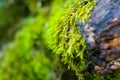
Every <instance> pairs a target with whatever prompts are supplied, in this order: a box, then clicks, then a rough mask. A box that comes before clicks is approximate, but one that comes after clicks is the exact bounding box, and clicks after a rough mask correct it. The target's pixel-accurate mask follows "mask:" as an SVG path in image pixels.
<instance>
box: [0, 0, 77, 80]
mask: <svg viewBox="0 0 120 80" xmlns="http://www.w3.org/2000/svg"><path fill="white" fill-rule="evenodd" d="M74 2H75V0H0V80H77V77H76V75H75V73H74V71H70V70H68V69H67V68H66V66H65V65H64V64H63V63H61V61H60V60H59V59H60V58H59V56H57V55H55V54H54V53H53V52H52V50H51V49H50V48H48V46H47V45H48V41H49V39H48V37H49V30H48V28H49V26H50V25H52V24H54V23H56V20H58V19H59V17H60V16H61V15H62V14H63V13H64V12H65V11H66V10H67V9H68V8H69V7H70V6H71V5H72V4H73V3H74ZM68 76H69V77H68Z"/></svg>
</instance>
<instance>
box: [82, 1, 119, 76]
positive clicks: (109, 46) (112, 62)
mask: <svg viewBox="0 0 120 80" xmlns="http://www.w3.org/2000/svg"><path fill="white" fill-rule="evenodd" d="M89 23H90V25H89V26H88V27H87V28H86V27H85V28H84V31H85V33H86V37H87V43H88V44H89V45H90V47H91V48H92V51H93V55H94V56H92V59H93V64H94V70H95V71H96V72H97V73H100V74H103V73H112V72H114V71H118V70H120V0H98V2H97V4H96V6H95V8H94V10H93V13H92V16H91V18H90V19H89ZM91 29H94V31H93V30H91ZM88 33H89V34H88ZM93 34H94V35H93Z"/></svg>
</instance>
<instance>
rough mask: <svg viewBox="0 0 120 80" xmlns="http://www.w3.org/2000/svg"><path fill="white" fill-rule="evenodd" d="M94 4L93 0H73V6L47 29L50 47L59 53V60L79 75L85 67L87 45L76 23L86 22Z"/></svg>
mask: <svg viewBox="0 0 120 80" xmlns="http://www.w3.org/2000/svg"><path fill="white" fill-rule="evenodd" d="M94 5H95V1H94V0H77V1H75V2H74V4H73V6H71V7H70V8H69V9H68V10H67V11H65V12H66V13H64V15H63V16H61V18H60V19H59V20H58V21H57V22H56V23H53V25H52V26H50V29H49V30H50V31H49V34H50V35H49V38H50V39H49V46H50V48H51V49H53V51H54V52H55V53H57V54H59V55H60V57H61V61H62V62H64V63H65V64H66V65H67V66H68V68H69V69H72V70H74V71H76V74H77V75H78V76H79V77H80V76H82V74H80V72H81V71H84V70H85V68H86V59H85V58H84V53H85V50H86V49H87V47H86V42H85V38H84V37H83V35H82V33H81V30H80V28H81V26H78V25H77V24H78V22H79V21H81V22H84V23H87V20H88V18H89V17H90V15H91V12H92V9H93V7H94ZM81 78H82V77H81Z"/></svg>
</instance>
